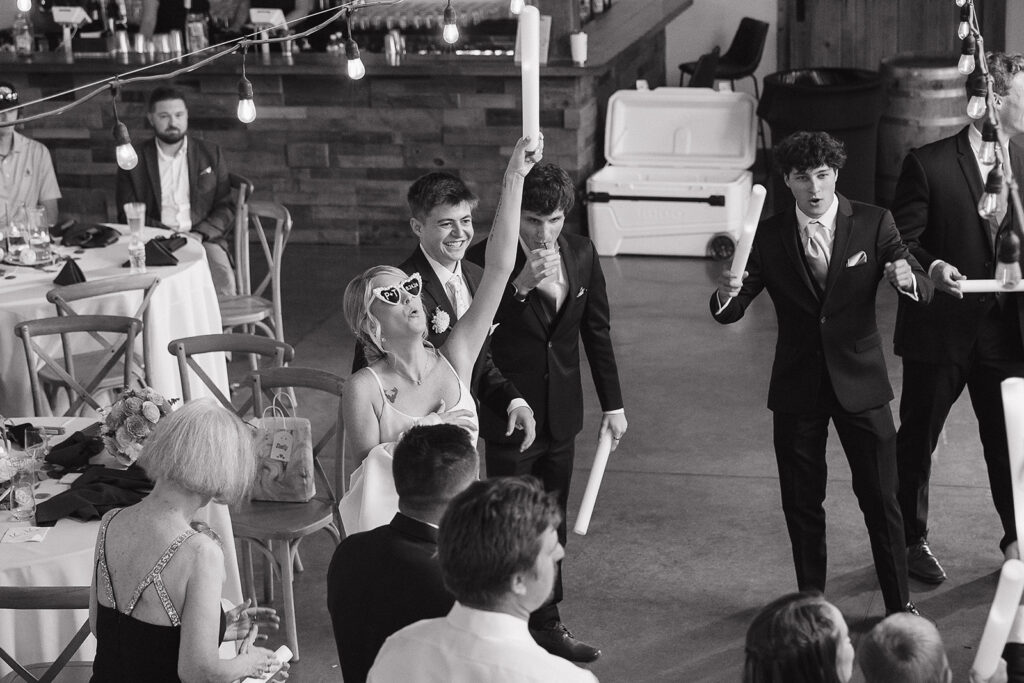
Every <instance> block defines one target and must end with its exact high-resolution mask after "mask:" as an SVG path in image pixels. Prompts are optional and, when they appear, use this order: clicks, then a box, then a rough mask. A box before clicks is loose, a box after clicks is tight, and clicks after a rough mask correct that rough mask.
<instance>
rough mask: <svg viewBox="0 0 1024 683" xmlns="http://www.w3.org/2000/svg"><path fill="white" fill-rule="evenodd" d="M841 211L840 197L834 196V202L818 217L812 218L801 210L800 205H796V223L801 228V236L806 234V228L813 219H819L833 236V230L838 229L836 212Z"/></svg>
mask: <svg viewBox="0 0 1024 683" xmlns="http://www.w3.org/2000/svg"><path fill="white" fill-rule="evenodd" d="M838 213H839V197H838V196H833V197H832V203H831V204H830V205H829V207H828V209H827V210H826V211H825V213H823V214H822V215H821V216H820V217H818V218H811V217H810V216H808V215H807V214H806V213H804V212H803V211H801V210H800V207H799V206H797V207H796V225H797V227H798V228H799V229H800V236H801V237H803V235H804V228H806V227H807V224H808V223H810V222H812V221H817V222H819V223H821V225H822V226H823V227H824V228H825V230H826V231H828V235H829V237H832V234H833V232H834V231H835V229H836V214H838Z"/></svg>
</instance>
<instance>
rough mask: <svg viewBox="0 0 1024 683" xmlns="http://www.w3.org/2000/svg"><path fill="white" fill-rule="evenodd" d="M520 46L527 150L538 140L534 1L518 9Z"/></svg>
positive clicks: (537, 12)
mask: <svg viewBox="0 0 1024 683" xmlns="http://www.w3.org/2000/svg"><path fill="white" fill-rule="evenodd" d="M519 41H520V42H519V48H520V61H521V63H522V78H523V137H528V138H530V146H529V150H530V151H533V150H535V149H537V145H538V143H539V141H540V10H538V9H537V8H536V7H534V6H533V5H527V6H526V7H523V11H522V12H520V13H519Z"/></svg>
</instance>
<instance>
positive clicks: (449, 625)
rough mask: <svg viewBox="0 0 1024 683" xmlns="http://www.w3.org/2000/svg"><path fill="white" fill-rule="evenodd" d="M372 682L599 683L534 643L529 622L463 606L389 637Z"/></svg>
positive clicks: (371, 674)
mask: <svg viewBox="0 0 1024 683" xmlns="http://www.w3.org/2000/svg"><path fill="white" fill-rule="evenodd" d="M366 681H367V683H396V682H401V681H416V682H417V683H433V682H436V683H481V681H487V682H488V683H541V682H544V683H596V681H597V678H596V677H595V676H594V674H592V673H591V672H589V671H587V670H586V669H581V668H580V667H578V666H576V665H575V664H573V663H571V662H569V661H567V660H565V659H562V658H561V657H556V656H555V655H552V654H549V653H548V652H547V651H546V650H545V649H544V648H542V647H541V646H540V645H538V644H537V643H535V642H534V640H533V637H531V636H530V630H529V628H528V627H527V624H526V620H525V619H520V618H518V617H514V616H512V615H511V614H505V613H504V612H488V611H484V610H478V609H473V608H470V607H466V606H465V605H461V604H459V603H458V602H456V603H455V605H454V606H453V607H452V610H451V612H449V613H448V616H446V617H440V618H438V619H424V620H423V621H418V622H416V623H415V624H411V625H409V626H406V627H405V628H403V629H401V630H400V631H398V632H397V633H395V634H394V635H392V636H391V637H390V638H388V639H387V640H386V641H385V642H384V645H383V647H381V649H380V652H379V653H377V659H376V660H375V661H374V663H373V668H371V669H370V674H369V676H368V677H367V679H366Z"/></svg>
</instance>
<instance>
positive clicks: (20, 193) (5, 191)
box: [0, 81, 61, 225]
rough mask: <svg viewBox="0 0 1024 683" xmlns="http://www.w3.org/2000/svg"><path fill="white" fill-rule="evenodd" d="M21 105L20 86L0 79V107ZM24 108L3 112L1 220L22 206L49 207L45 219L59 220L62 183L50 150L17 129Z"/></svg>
mask: <svg viewBox="0 0 1024 683" xmlns="http://www.w3.org/2000/svg"><path fill="white" fill-rule="evenodd" d="M16 106H18V89H17V88H15V87H14V84H13V83H8V82H7V81H0V110H4V109H9V108H10V107H16ZM20 111H21V110H20V109H15V110H12V111H8V112H5V113H3V114H0V124H3V123H9V124H11V125H6V126H0V221H5V220H9V219H11V218H14V213H15V211H17V210H18V209H19V208H20V207H22V206H24V207H25V208H26V209H33V208H35V207H36V206H42V207H43V208H44V209H45V210H46V223H47V225H53V224H54V223H56V222H57V200H58V199H60V196H61V195H60V187H58V186H57V176H56V175H54V172H53V161H52V160H51V159H50V150H48V149H46V147H45V146H44V145H43V144H42V143H41V142H36V141H35V140H32V139H29V138H27V137H25V136H24V135H22V134H21V133H19V132H17V131H16V130H14V122H15V121H17V120H18V114H19V112H20Z"/></svg>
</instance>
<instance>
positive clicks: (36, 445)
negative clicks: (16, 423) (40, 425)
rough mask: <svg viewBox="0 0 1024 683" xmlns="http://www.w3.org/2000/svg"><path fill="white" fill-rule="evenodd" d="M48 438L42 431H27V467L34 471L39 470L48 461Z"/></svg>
mask: <svg viewBox="0 0 1024 683" xmlns="http://www.w3.org/2000/svg"><path fill="white" fill-rule="evenodd" d="M47 445H48V444H47V437H46V435H45V434H43V432H42V430H39V429H35V428H31V429H26V430H25V455H26V456H28V463H27V465H28V466H29V467H31V469H32V470H37V469H39V468H40V467H41V466H42V464H43V462H44V460H45V459H46V450H47Z"/></svg>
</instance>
